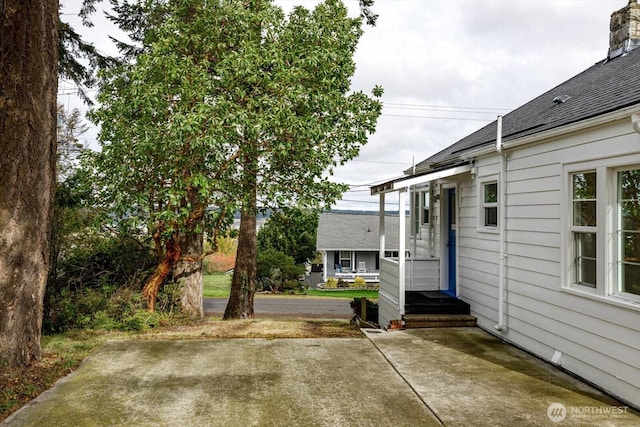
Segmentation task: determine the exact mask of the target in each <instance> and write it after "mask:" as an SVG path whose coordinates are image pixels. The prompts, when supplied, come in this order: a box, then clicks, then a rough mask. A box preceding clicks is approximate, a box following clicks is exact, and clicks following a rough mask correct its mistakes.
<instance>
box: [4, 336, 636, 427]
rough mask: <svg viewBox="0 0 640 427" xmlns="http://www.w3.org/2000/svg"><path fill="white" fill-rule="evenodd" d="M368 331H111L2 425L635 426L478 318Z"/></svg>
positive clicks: (628, 414) (613, 404) (632, 416)
mask: <svg viewBox="0 0 640 427" xmlns="http://www.w3.org/2000/svg"><path fill="white" fill-rule="evenodd" d="M365 334H366V336H367V337H368V339H367V338H324V339H275V340H265V339H217V340H191V341H177V340H176V341H133V340H130V341H114V342H111V343H108V344H106V345H104V346H103V347H101V348H99V349H98V350H97V351H96V352H94V353H93V354H92V355H91V356H90V357H88V358H87V359H86V360H85V361H84V362H83V364H82V365H81V366H80V368H79V369H78V370H77V371H75V372H74V373H73V374H71V375H70V376H68V377H66V378H64V379H63V380H61V381H59V382H58V383H57V384H56V385H55V386H54V387H53V388H52V389H51V390H49V391H47V392H45V393H44V394H42V395H41V396H40V397H38V398H37V399H35V400H34V401H32V402H31V403H29V404H28V405H26V406H25V407H23V408H22V409H21V410H20V411H18V412H17V413H15V414H14V415H12V416H11V417H9V418H7V419H6V420H5V421H4V422H2V423H0V426H2V427H9V426H11V427H14V426H53V427H56V426H393V427H396V426H431V425H446V426H492V427H493V426H509V427H511V426H593V425H598V426H625V427H626V426H635V425H638V426H640V416H638V413H637V412H635V411H633V410H632V409H630V408H628V407H626V406H624V404H623V403H621V402H618V401H616V400H615V399H612V398H611V397H609V396H607V395H606V394H603V393H601V392H600V391H598V390H597V389H595V388H593V387H591V386H589V385H587V384H585V383H584V382H582V381H580V380H578V379H576V378H575V377H572V376H570V375H568V374H566V373H565V372H563V371H561V370H559V369H557V368H556V367H555V366H553V365H551V364H548V363H546V362H544V361H542V360H540V359H538V358H536V357H534V356H532V355H530V354H528V353H526V352H523V351H521V350H519V349H517V348H515V347H513V346H510V345H508V344H505V343H503V342H502V341H500V340H498V339H497V338H495V337H494V336H492V335H490V334H488V333H486V332H485V331H483V330H481V329H479V328H446V329H423V330H406V331H390V332H386V331H380V330H365Z"/></svg>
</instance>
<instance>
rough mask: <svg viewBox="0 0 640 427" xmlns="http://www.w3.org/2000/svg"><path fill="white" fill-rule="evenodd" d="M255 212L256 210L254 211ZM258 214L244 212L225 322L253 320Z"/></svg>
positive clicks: (241, 219) (241, 217) (241, 218)
mask: <svg viewBox="0 0 640 427" xmlns="http://www.w3.org/2000/svg"><path fill="white" fill-rule="evenodd" d="M254 212H255V210H254ZM255 280H256V214H255V213H253V212H245V211H244V210H243V212H242V214H241V216H240V230H239V232H238V252H237V253H236V266H235V269H234V270H233V279H232V280H231V294H230V295H229V302H228V303H227V308H226V309H225V311H224V317H223V319H224V320H229V319H253V297H254V295H255V292H256V285H255Z"/></svg>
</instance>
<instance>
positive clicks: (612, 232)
mask: <svg viewBox="0 0 640 427" xmlns="http://www.w3.org/2000/svg"><path fill="white" fill-rule="evenodd" d="M639 167H640V154H633V155H627V156H619V157H613V158H605V159H597V160H593V161H586V162H577V163H564V164H562V171H563V175H562V191H561V197H562V203H561V209H562V210H561V211H562V212H563V215H562V221H561V224H562V234H561V245H562V246H561V253H562V254H563V256H562V258H561V271H562V277H561V282H562V284H561V289H562V290H563V291H565V292H569V293H573V294H576V295H580V296H585V297H591V298H595V299H598V300H604V301H606V302H609V303H611V304H613V305H619V306H622V307H632V308H634V309H638V310H640V295H635V294H630V293H621V292H619V291H618V266H617V259H618V250H619V249H618V238H617V229H618V228H617V225H618V224H617V223H618V218H617V217H618V206H617V198H618V188H617V185H618V183H617V173H618V171H621V170H628V169H636V168H639ZM588 171H595V172H596V218H597V220H596V221H597V223H596V227H595V232H596V242H597V249H596V259H597V261H596V262H597V264H596V287H595V288H591V287H588V286H584V285H580V284H578V283H574V282H575V280H574V277H575V276H574V274H575V273H574V255H575V254H574V249H573V246H574V242H573V232H574V230H578V229H579V228H580V227H574V226H573V201H572V200H573V181H572V175H573V174H574V173H580V172H588ZM589 229H591V227H589Z"/></svg>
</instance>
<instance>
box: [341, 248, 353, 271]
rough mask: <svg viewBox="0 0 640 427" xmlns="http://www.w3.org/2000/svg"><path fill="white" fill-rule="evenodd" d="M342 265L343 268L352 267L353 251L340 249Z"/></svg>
mask: <svg viewBox="0 0 640 427" xmlns="http://www.w3.org/2000/svg"><path fill="white" fill-rule="evenodd" d="M340 266H342V268H346V269H350V268H351V251H340Z"/></svg>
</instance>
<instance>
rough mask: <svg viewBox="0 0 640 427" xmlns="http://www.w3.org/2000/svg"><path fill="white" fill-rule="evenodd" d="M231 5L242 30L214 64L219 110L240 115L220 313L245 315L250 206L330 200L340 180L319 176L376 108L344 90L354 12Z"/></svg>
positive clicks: (252, 230)
mask: <svg viewBox="0 0 640 427" xmlns="http://www.w3.org/2000/svg"><path fill="white" fill-rule="evenodd" d="M237 9H238V13H237V15H236V16H238V18H239V19H238V21H237V22H238V23H237V24H235V25H236V26H244V27H245V29H244V34H245V35H244V36H243V37H242V38H241V39H240V40H234V45H235V46H237V48H236V49H235V50H233V51H230V52H227V53H226V54H225V56H224V57H223V58H222V61H221V62H220V63H219V66H218V67H219V68H218V69H219V70H220V71H222V72H221V73H219V75H220V76H221V79H220V80H219V84H220V87H221V88H222V89H223V92H222V93H224V94H225V96H224V99H225V102H226V103H228V105H229V109H228V111H230V112H232V114H233V117H236V118H240V119H241V120H238V121H237V123H238V126H237V128H236V130H235V132H234V133H232V134H230V135H229V140H230V141H234V140H235V141H237V142H236V144H237V146H238V150H239V153H240V155H239V156H238V162H237V173H236V175H235V176H234V179H235V180H234V183H235V184H236V191H239V192H240V194H241V195H242V197H241V199H240V200H241V222H240V231H239V237H238V253H237V258H236V268H235V270H234V277H233V280H232V286H231V294H230V298H229V303H228V305H227V308H226V310H225V314H224V318H225V319H231V318H247V317H248V318H250V317H253V295H254V293H255V259H256V227H255V217H256V213H257V210H258V208H259V207H260V208H265V207H271V206H276V207H278V206H282V205H283V204H295V205H299V206H307V207H311V208H320V207H324V206H327V205H329V204H331V203H333V202H334V201H335V200H336V199H338V198H339V197H340V196H341V194H342V193H343V192H344V191H345V190H346V186H345V185H342V184H339V183H334V182H331V181H330V180H329V179H328V177H329V176H330V175H331V174H332V172H333V168H334V167H335V166H336V165H338V164H344V163H345V162H346V161H348V160H350V159H352V158H354V157H355V156H357V154H358V152H359V149H360V147H361V146H362V145H363V144H365V143H366V142H367V137H368V135H369V134H370V133H372V132H373V131H374V130H375V124H376V120H377V118H378V116H379V114H380V103H379V102H378V101H377V100H375V99H374V98H371V97H370V96H368V95H366V94H364V93H362V92H354V91H352V90H351V77H352V76H353V74H354V72H355V63H354V62H353V54H354V52H355V49H356V46H357V42H358V40H359V38H360V36H361V34H362V29H361V26H362V19H361V18H350V17H349V16H348V15H347V9H346V8H345V6H344V5H343V4H342V2H340V1H335V0H327V1H325V2H323V3H320V4H319V5H318V6H317V7H316V8H315V9H314V10H313V11H310V10H307V9H305V8H303V7H296V8H295V9H294V10H293V12H292V13H291V14H290V15H289V17H288V18H285V17H284V15H283V13H282V11H281V9H279V8H278V7H276V6H275V5H273V4H272V3H271V2H268V1H254V2H250V3H249V4H248V6H245V7H242V8H240V7H237ZM381 93H382V90H381V89H380V88H374V95H375V96H379V95H381Z"/></svg>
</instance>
